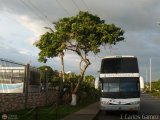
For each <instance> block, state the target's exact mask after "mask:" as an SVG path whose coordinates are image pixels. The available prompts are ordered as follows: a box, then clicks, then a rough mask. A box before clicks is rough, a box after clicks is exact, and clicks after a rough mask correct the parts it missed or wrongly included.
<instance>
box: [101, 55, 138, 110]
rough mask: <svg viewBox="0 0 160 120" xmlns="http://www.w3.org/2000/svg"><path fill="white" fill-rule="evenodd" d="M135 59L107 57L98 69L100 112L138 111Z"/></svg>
mask: <svg viewBox="0 0 160 120" xmlns="http://www.w3.org/2000/svg"><path fill="white" fill-rule="evenodd" d="M139 77H140V76H139V68H138V62H137V58H136V57H134V56H109V57H105V58H103V59H102V62H101V69H100V84H101V98H100V106H101V110H113V111H114V110H125V111H139V110H140V82H139Z"/></svg>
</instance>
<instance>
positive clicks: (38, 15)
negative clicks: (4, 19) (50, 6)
mask: <svg viewBox="0 0 160 120" xmlns="http://www.w3.org/2000/svg"><path fill="white" fill-rule="evenodd" d="M20 2H21V3H22V4H23V5H24V6H26V7H27V8H28V9H29V10H30V11H31V12H32V13H33V14H34V15H36V16H37V17H39V18H40V19H42V20H43V21H44V22H45V23H46V24H47V25H48V26H50V25H49V24H48V23H47V22H46V21H45V20H44V17H42V16H41V13H38V14H37V13H35V10H34V9H33V8H32V7H31V6H30V5H28V4H27V3H26V2H25V1H24V0H20ZM50 27H51V26H50Z"/></svg>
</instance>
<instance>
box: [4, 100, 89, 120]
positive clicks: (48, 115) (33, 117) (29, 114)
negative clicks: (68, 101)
mask: <svg viewBox="0 0 160 120" xmlns="http://www.w3.org/2000/svg"><path fill="white" fill-rule="evenodd" d="M88 104H89V103H88V102H87V103H81V104H79V105H77V106H71V105H59V106H56V105H54V106H53V105H52V106H47V107H38V108H32V109H26V110H20V111H13V112H9V113H7V115H8V117H9V119H14V120H59V119H61V118H64V117H65V116H67V115H69V114H71V113H73V112H76V111H78V110H80V109H81V108H83V107H85V106H87V105H88Z"/></svg>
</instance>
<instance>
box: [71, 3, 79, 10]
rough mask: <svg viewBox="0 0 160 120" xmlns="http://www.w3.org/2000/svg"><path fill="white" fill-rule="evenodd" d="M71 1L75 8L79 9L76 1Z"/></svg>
mask: <svg viewBox="0 0 160 120" xmlns="http://www.w3.org/2000/svg"><path fill="white" fill-rule="evenodd" d="M72 2H73V4H74V5H75V6H76V8H77V9H78V10H79V11H80V8H79V6H78V5H77V3H76V2H75V1H74V0H72Z"/></svg>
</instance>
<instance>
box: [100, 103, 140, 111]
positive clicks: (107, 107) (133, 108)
mask: <svg viewBox="0 0 160 120" xmlns="http://www.w3.org/2000/svg"><path fill="white" fill-rule="evenodd" d="M101 110H111V111H112V110H113V111H117V110H120V111H121V110H122V111H139V110H140V105H139V104H136V105H103V106H102V105H101Z"/></svg>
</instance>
